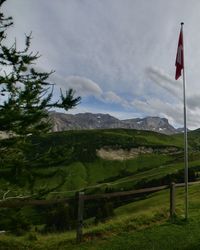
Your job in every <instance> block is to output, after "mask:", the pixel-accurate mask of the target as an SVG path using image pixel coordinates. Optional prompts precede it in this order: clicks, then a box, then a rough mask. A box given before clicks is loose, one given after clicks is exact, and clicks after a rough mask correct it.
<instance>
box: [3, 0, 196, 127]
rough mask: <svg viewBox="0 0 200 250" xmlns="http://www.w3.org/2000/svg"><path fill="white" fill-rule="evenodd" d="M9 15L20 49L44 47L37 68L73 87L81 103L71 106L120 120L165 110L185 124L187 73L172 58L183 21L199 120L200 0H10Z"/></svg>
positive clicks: (190, 99)
mask: <svg viewBox="0 0 200 250" xmlns="http://www.w3.org/2000/svg"><path fill="white" fill-rule="evenodd" d="M3 12H4V14H5V15H9V16H12V17H13V19H14V26H13V27H12V28H9V30H8V31H7V34H8V38H7V40H8V42H11V41H14V39H15V38H16V41H17V46H18V48H23V45H24V34H29V33H30V32H32V37H33V39H32V44H31V50H33V51H35V52H37V51H39V53H40V54H41V57H40V59H39V60H38V62H37V65H36V67H38V69H41V70H43V71H50V70H55V73H54V74H53V75H52V76H51V79H50V80H51V82H52V83H55V84H56V86H57V87H56V89H55V96H54V98H58V97H57V96H58V95H59V89H60V88H62V90H64V91H65V90H67V89H68V88H70V87H72V88H73V89H74V90H75V91H76V95H80V96H81V97H82V100H81V103H80V104H79V105H78V106H77V107H76V108H74V109H73V110H69V111H68V113H73V114H75V113H82V112H92V113H109V114H110V115H113V116H115V117H117V118H119V119H127V118H136V117H146V116H160V117H165V118H167V119H168V120H169V122H170V123H171V124H172V125H174V126H175V127H183V93H182V92H183V90H182V85H183V84H182V79H181V78H180V80H177V81H175V77H174V76H175V57H176V51H177V44H178V36H179V32H180V23H181V22H184V23H185V24H184V44H185V48H184V49H185V71H186V98H187V123H188V127H189V128H190V129H195V128H199V127H200V124H199V122H200V84H199V77H200V70H199V69H200V46H199V44H200V32H199V24H200V1H199V0H190V1H183V0H168V1H166V0H149V1H148V0H56V1H55V0H34V1H33V0H32V1H31V0H7V1H6V2H5V4H4V6H3Z"/></svg>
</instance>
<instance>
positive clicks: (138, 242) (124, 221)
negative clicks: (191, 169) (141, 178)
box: [0, 184, 200, 250]
mask: <svg viewBox="0 0 200 250" xmlns="http://www.w3.org/2000/svg"><path fill="white" fill-rule="evenodd" d="M199 192H200V185H199V184H196V185H194V186H191V187H190V188H189V200H190V203H189V221H188V222H185V221H184V220H183V217H184V205H183V201H184V190H183V188H177V190H176V212H177V217H176V218H175V219H174V221H173V222H171V221H169V220H168V216H169V212H168V211H169V210H168V208H169V190H164V191H161V192H157V193H154V194H151V195H149V196H148V197H147V198H146V199H144V200H140V201H136V202H133V203H130V204H128V205H125V206H122V207H120V208H117V209H116V210H115V216H114V217H113V218H112V219H110V220H108V221H106V222H105V223H100V224H98V225H96V226H95V225H91V224H90V225H89V224H88V222H87V221H86V222H85V228H84V242H83V243H81V244H78V245H77V244H75V232H69V233H60V234H47V235H40V234H38V233H33V232H32V233H28V234H26V235H25V236H21V237H15V236H12V235H1V236H0V249H2V250H6V249H9V250H12V249H13V250H14V249H15V250H18V249H19V250H23V249H29V250H31V249H35V250H36V249H37V250H39V249H40V250H44V249H45V250H46V249H52V250H53V249H59V250H62V249H63V250H64V249H70V250H71V249H72V250H73V249H88V250H89V249H94V250H100V249H109V250H111V249H119V250H121V249H138V250H140V249H142V250H143V249H144V250H147V249H157V250H160V249H164V250H165V249H166V250H171V249H199V247H200V227H199V223H200V216H199V215H200V211H199V208H200V200H199Z"/></svg>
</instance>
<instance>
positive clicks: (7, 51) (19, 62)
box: [0, 0, 80, 136]
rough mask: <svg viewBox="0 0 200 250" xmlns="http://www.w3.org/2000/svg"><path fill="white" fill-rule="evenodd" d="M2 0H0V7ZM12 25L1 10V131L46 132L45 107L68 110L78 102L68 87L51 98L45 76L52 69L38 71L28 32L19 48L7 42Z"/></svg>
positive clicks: (51, 87)
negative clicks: (20, 48) (54, 98)
mask: <svg viewBox="0 0 200 250" xmlns="http://www.w3.org/2000/svg"><path fill="white" fill-rule="evenodd" d="M3 2H5V1H4V0H2V1H0V8H1V7H2V4H3ZM11 25H12V17H9V18H5V17H4V15H3V13H2V12H1V11H0V67H1V71H0V97H1V102H0V131H6V132H11V133H14V134H17V135H21V136H24V135H28V134H36V133H41V132H46V131H48V130H49V129H50V126H51V124H50V121H49V120H48V110H49V109H51V108H63V109H65V110H68V109H70V108H73V107H74V106H76V105H77V104H78V103H79V102H80V97H76V98H74V91H73V90H72V89H69V90H68V91H66V93H65V94H63V93H62V91H61V93H60V99H59V100H58V101H52V97H53V92H54V85H53V84H51V83H49V81H48V78H49V76H50V75H51V74H52V73H53V72H49V73H47V72H38V70H37V69H36V68H35V67H34V65H35V64H36V61H37V59H38V58H39V54H38V53H33V52H31V51H30V44H31V34H30V35H27V36H26V37H25V47H24V49H23V50H21V51H20V50H18V49H17V45H16V41H15V42H14V43H13V45H12V46H10V47H9V46H7V45H6V31H7V29H8V28H9V27H10V26H11Z"/></svg>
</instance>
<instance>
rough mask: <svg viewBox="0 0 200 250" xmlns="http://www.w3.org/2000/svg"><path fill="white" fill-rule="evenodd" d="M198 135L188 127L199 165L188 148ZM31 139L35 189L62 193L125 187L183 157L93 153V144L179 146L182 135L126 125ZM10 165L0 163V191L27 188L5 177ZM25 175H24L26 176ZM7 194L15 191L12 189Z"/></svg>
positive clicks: (173, 166) (177, 164)
mask: <svg viewBox="0 0 200 250" xmlns="http://www.w3.org/2000/svg"><path fill="white" fill-rule="evenodd" d="M198 135H199V132H198V131H194V132H191V133H189V142H190V155H191V156H192V157H190V160H191V162H190V166H191V167H192V166H199V165H200V162H199V161H198V159H199V153H198V152H196V153H194V152H192V150H193V149H195V150H198V147H199V146H198V145H200V140H199V136H198ZM32 141H33V145H34V147H33V150H32V154H31V155H30V158H31V157H32V155H33V156H35V155H37V156H38V162H37V163H32V161H31V163H30V166H31V168H30V169H31V172H32V175H33V179H34V181H33V183H32V187H33V190H34V192H38V190H45V189H49V190H51V191H54V192H61V193H62V192H65V193H63V195H66V194H68V193H69V194H72V193H73V192H74V191H76V190H80V189H82V188H88V190H92V189H95V190H96V191H102V190H104V189H105V188H107V187H109V188H112V189H121V188H125V189H129V188H134V187H135V185H136V184H137V183H138V182H139V181H141V180H144V179H148V180H151V179H158V178H161V177H163V176H165V175H166V174H169V173H173V172H176V171H177V170H179V169H181V168H182V161H183V159H182V156H180V154H179V155H167V154H166V153H155V152H154V153H153V154H146V155H145V154H142V155H139V156H138V157H137V158H136V159H131V160H126V161H108V160H102V159H99V158H97V157H96V154H95V152H96V149H99V148H101V147H111V148H116V149H118V148H124V149H127V150H128V149H130V148H133V147H138V146H145V147H152V148H155V149H165V148H168V147H170V146H173V147H177V148H178V149H179V150H181V149H182V145H183V136H182V135H173V136H166V135H162V134H158V133H154V132H149V131H137V130H125V129H113V130H89V131H87V130H86V131H67V132H60V133H52V134H47V135H44V136H42V137H40V138H32ZM193 142H194V143H193ZM193 151H194V150H193ZM41 158H44V159H43V160H41ZM6 171H7V172H6ZM9 171H10V170H9V169H0V176H1V179H0V187H1V190H3V191H2V192H4V190H8V189H9V190H17V191H18V193H20V194H23V193H24V194H26V192H27V187H28V184H27V183H25V184H23V185H21V187H19V186H16V185H15V184H14V182H12V181H9V180H8V179H7V178H6V177H5V178H4V176H9V178H10V176H12V175H11V174H9ZM26 179H27V178H24V180H25V181H26ZM101 183H106V184H101ZM71 191H73V192H71ZM54 194H55V193H54ZM10 195H15V194H14V193H10ZM60 195H61V194H60Z"/></svg>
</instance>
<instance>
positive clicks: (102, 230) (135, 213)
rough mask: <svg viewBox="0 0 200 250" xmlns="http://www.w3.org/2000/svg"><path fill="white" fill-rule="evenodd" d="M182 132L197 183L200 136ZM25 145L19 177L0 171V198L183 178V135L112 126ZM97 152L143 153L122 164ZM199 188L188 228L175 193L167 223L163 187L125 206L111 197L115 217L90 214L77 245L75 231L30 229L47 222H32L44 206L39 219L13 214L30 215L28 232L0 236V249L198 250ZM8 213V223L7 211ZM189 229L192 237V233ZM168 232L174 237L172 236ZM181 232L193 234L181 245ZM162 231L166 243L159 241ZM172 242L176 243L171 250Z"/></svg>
mask: <svg viewBox="0 0 200 250" xmlns="http://www.w3.org/2000/svg"><path fill="white" fill-rule="evenodd" d="M188 135H189V136H188V137H189V168H190V170H192V171H193V172H192V173H193V174H194V176H193V177H195V178H196V179H198V178H199V177H198V176H199V173H200V131H198V130H197V131H192V132H190V133H189V134H188ZM30 140H31V143H32V147H31V151H29V152H28V151H27V159H29V164H28V168H27V169H24V170H23V171H22V172H21V176H20V178H19V179H17V180H16V178H15V177H14V175H13V172H12V171H13V170H12V168H11V167H10V166H2V167H1V168H0V196H1V197H3V194H4V193H5V192H7V191H8V190H9V193H8V196H17V195H30V193H31V192H32V195H35V194H36V195H37V196H36V197H37V198H40V199H51V198H55V197H59V198H61V197H67V196H74V194H75V192H77V191H80V190H82V191H84V192H85V193H86V194H90V193H92V194H94V193H103V192H114V191H123V190H129V189H139V188H142V187H146V186H147V187H150V186H159V185H163V184H169V183H170V182H171V181H172V180H175V181H176V180H178V181H182V178H183V135H182V134H178V135H172V136H167V135H163V134H158V133H154V132H149V131H137V130H125V129H116V130H115V129H112V130H90V131H67V132H60V133H52V134H47V135H44V136H42V137H35V138H32V137H30ZM101 148H103V149H105V150H110V149H112V150H119V149H120V150H121V149H122V150H125V151H126V152H129V151H130V150H132V149H137V148H142V150H143V151H144V152H142V153H139V154H138V155H137V156H134V157H133V158H131V159H124V160H123V161H122V160H106V159H102V158H100V157H99V156H98V155H97V150H99V149H101ZM145 150H146V152H145ZM36 156H37V157H36ZM181 171H182V172H181ZM199 191H200V187H199V186H198V185H197V186H193V187H191V188H190V201H191V203H190V215H191V218H190V221H189V223H184V222H183V220H182V218H183V200H184V199H183V190H182V189H181V188H180V189H178V190H177V215H178V218H177V219H176V220H175V223H174V224H171V223H170V222H169V221H168V217H169V212H168V208H169V191H167V190H165V191H162V192H158V193H154V194H151V195H148V196H144V197H143V198H140V200H137V201H135V202H131V203H129V204H126V203H128V202H130V201H127V202H126V201H123V200H119V201H118V203H117V201H116V200H115V202H114V203H113V204H114V207H115V210H114V214H115V215H114V217H112V219H110V220H108V221H106V222H105V223H99V224H98V225H95V223H94V217H92V216H94V214H93V213H91V214H92V215H91V216H88V214H89V212H88V213H86V214H87V216H86V217H87V218H86V219H85V221H84V224H85V228H84V241H85V242H84V243H82V244H80V245H78V246H77V245H76V244H75V241H74V238H75V232H73V231H71V232H68V233H60V234H49V235H47V234H45V235H41V234H39V233H37V232H33V231H34V227H35V226H36V225H38V227H39V228H40V227H42V226H43V224H44V223H45V220H43V221H42V222H37V221H38V220H39V219H43V218H42V217H43V215H44V216H45V213H46V212H49V214H50V215H51V210H50V209H49V210H48V208H47V210H45V211H42V210H41V209H39V210H38V211H39V213H41V214H42V215H39V216H37V215H36V214H35V213H36V212H37V213H38V211H36V210H33V209H24V210H23V209H22V210H21V211H17V213H16V216H20V215H25V216H26V217H27V218H29V213H30V217H31V219H32V220H33V224H31V225H32V226H31V230H30V232H28V233H27V234H26V235H25V236H19V237H14V236H12V235H0V249H20V250H21V249H22V250H23V249H190V248H187V247H189V246H194V247H196V245H195V244H197V243H198V241H200V237H199V238H198V235H200V229H197V227H198V223H199V221H200V219H198V217H199V212H198V211H199V208H200V201H198V195H199ZM124 204H126V205H124ZM93 205H94V204H93ZM96 207H98V204H97V205H96ZM87 209H92V210H93V209H95V206H93V207H92V206H91V207H90V206H88V207H86V210H87ZM52 211H53V210H52ZM94 211H96V210H94ZM4 212H5V210H1V214H2V215H1V216H2V217H1V219H3V220H4V222H5V216H6V213H5V216H4V215H3V213H4ZM69 214H70V213H69ZM7 216H8V219H9V216H10V215H9V213H7ZM13 216H14V213H13ZM0 226H1V224H0ZM193 228H194V229H195V230H196V231H197V232H198V233H196V231H195V232H193ZM173 231H174V232H175V233H176V234H177V236H174V235H173V233H172V232H173ZM187 233H188V235H190V233H191V236H189V238H187V237H185V238H184V241H185V243H183V244H182V243H179V242H178V241H180V239H181V234H183V235H186V234H187ZM165 234H166V235H167V236H168V237H169V238H167V237H164V235H165ZM193 234H194V237H193V236H192V235H193ZM167 239H168V240H167ZM157 241H158V243H157ZM94 242H95V245H94ZM96 243H98V244H96ZM162 244H163V245H165V246H166V248H163V247H162ZM176 244H179V245H178V247H177V248H175V246H176ZM181 244H182V245H181ZM93 245H94V246H93ZM173 247H174V248H173ZM192 249H193V248H192ZM194 249H195V248H194ZM196 249H197V248H196Z"/></svg>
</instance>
